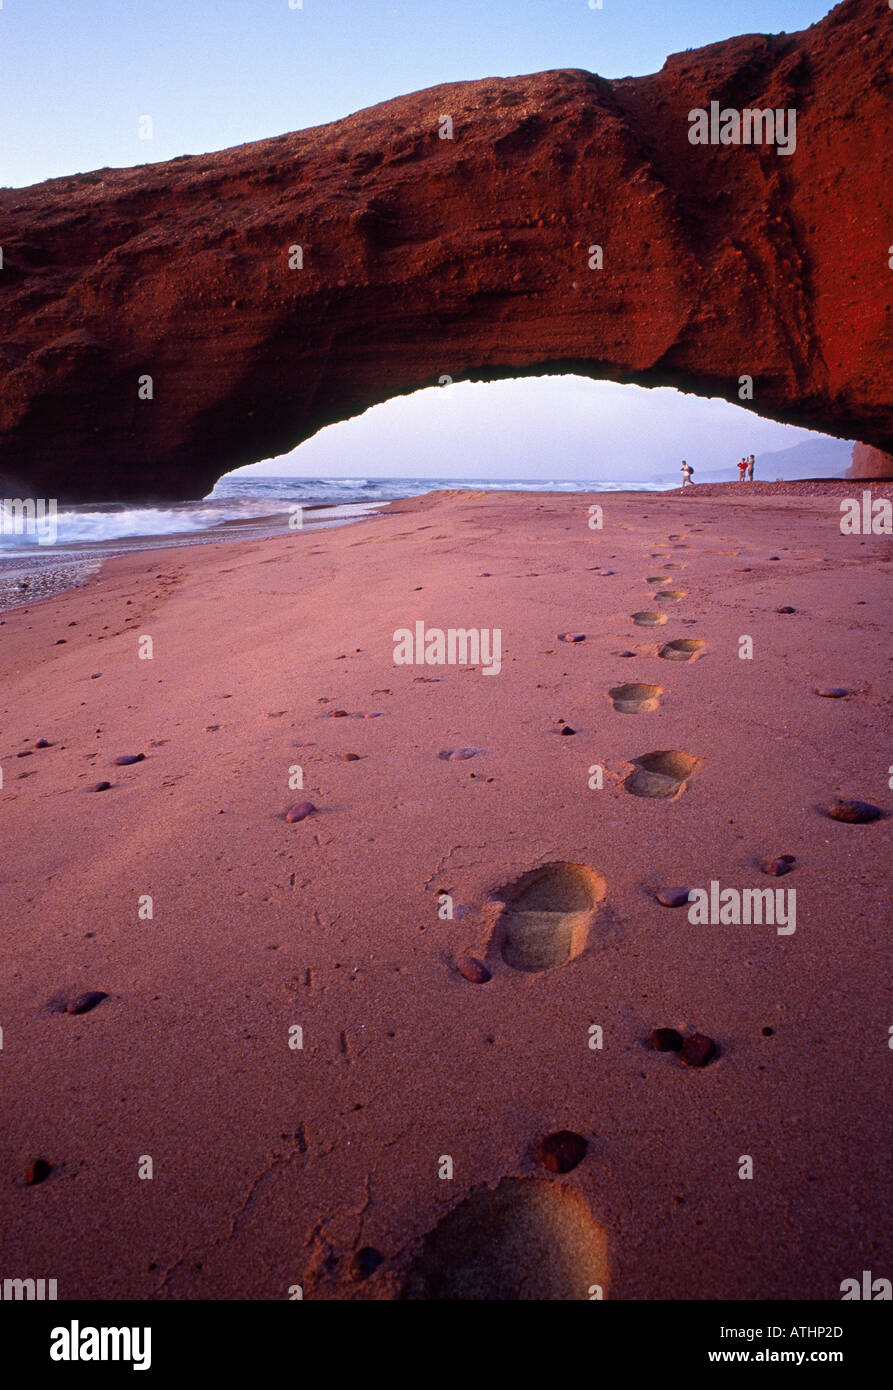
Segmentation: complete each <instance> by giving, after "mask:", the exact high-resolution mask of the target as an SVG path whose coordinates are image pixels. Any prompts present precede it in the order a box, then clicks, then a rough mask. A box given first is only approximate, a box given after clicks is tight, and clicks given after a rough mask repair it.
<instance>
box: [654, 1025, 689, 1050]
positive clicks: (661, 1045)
mask: <svg viewBox="0 0 893 1390" xmlns="http://www.w3.org/2000/svg"><path fill="white" fill-rule="evenodd" d="M648 1041H649V1043H650V1044H651V1046H652V1047H653V1048H654V1051H655V1052H680V1051H681V1050H682V1034H681V1033H678V1032H677V1031H676V1029H675V1028H654V1029H652V1031H651V1034H650V1036H649V1038H648Z"/></svg>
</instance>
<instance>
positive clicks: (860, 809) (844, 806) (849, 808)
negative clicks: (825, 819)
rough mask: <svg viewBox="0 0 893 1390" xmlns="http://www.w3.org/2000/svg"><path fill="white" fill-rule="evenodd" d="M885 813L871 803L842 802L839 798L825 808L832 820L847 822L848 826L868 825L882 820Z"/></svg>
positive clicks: (826, 813)
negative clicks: (873, 821) (870, 822)
mask: <svg viewBox="0 0 893 1390" xmlns="http://www.w3.org/2000/svg"><path fill="white" fill-rule="evenodd" d="M883 814H884V813H883V811H882V810H881V809H880V807H879V806H872V804H871V802H870V801H842V800H841V799H840V798H839V797H838V799H837V800H836V801H834V802H832V804H831V805H830V806H826V807H825V815H826V816H830V817H831V819H832V820H842V821H846V822H847V824H848V825H866V824H867V823H868V822H869V821H872V820H880V818H881V816H882V815H883Z"/></svg>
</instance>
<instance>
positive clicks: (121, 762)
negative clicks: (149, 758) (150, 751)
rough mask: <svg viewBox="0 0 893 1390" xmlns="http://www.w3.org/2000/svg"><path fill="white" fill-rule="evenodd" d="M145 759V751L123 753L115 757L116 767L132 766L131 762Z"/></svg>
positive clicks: (140, 761)
mask: <svg viewBox="0 0 893 1390" xmlns="http://www.w3.org/2000/svg"><path fill="white" fill-rule="evenodd" d="M145 759H146V755H145V753H122V754H121V756H120V757H118V758H116V759H115V767H130V764H131V763H142V762H145Z"/></svg>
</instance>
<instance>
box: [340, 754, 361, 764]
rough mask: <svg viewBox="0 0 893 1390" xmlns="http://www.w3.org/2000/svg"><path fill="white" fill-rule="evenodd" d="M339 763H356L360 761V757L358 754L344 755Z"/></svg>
mask: <svg viewBox="0 0 893 1390" xmlns="http://www.w3.org/2000/svg"><path fill="white" fill-rule="evenodd" d="M341 761H342V762H343V763H358V762H359V761H360V755H359V753H345V754H344V755H343V756H342V759H341Z"/></svg>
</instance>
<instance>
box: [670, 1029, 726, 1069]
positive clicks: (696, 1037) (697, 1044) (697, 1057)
mask: <svg viewBox="0 0 893 1390" xmlns="http://www.w3.org/2000/svg"><path fill="white" fill-rule="evenodd" d="M716 1053H717V1048H716V1043H715V1042H714V1041H713V1039H712V1038H708V1037H706V1036H705V1034H703V1033H692V1035H691V1037H689V1038H686V1039H685V1042H684V1043H683V1044H682V1051H681V1052H680V1053H679V1057H680V1060H681V1061H683V1062H684V1063H685V1065H686V1066H687V1067H706V1065H707V1063H708V1062H710V1061H712V1060H713V1058H714V1057H715V1056H716Z"/></svg>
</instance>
